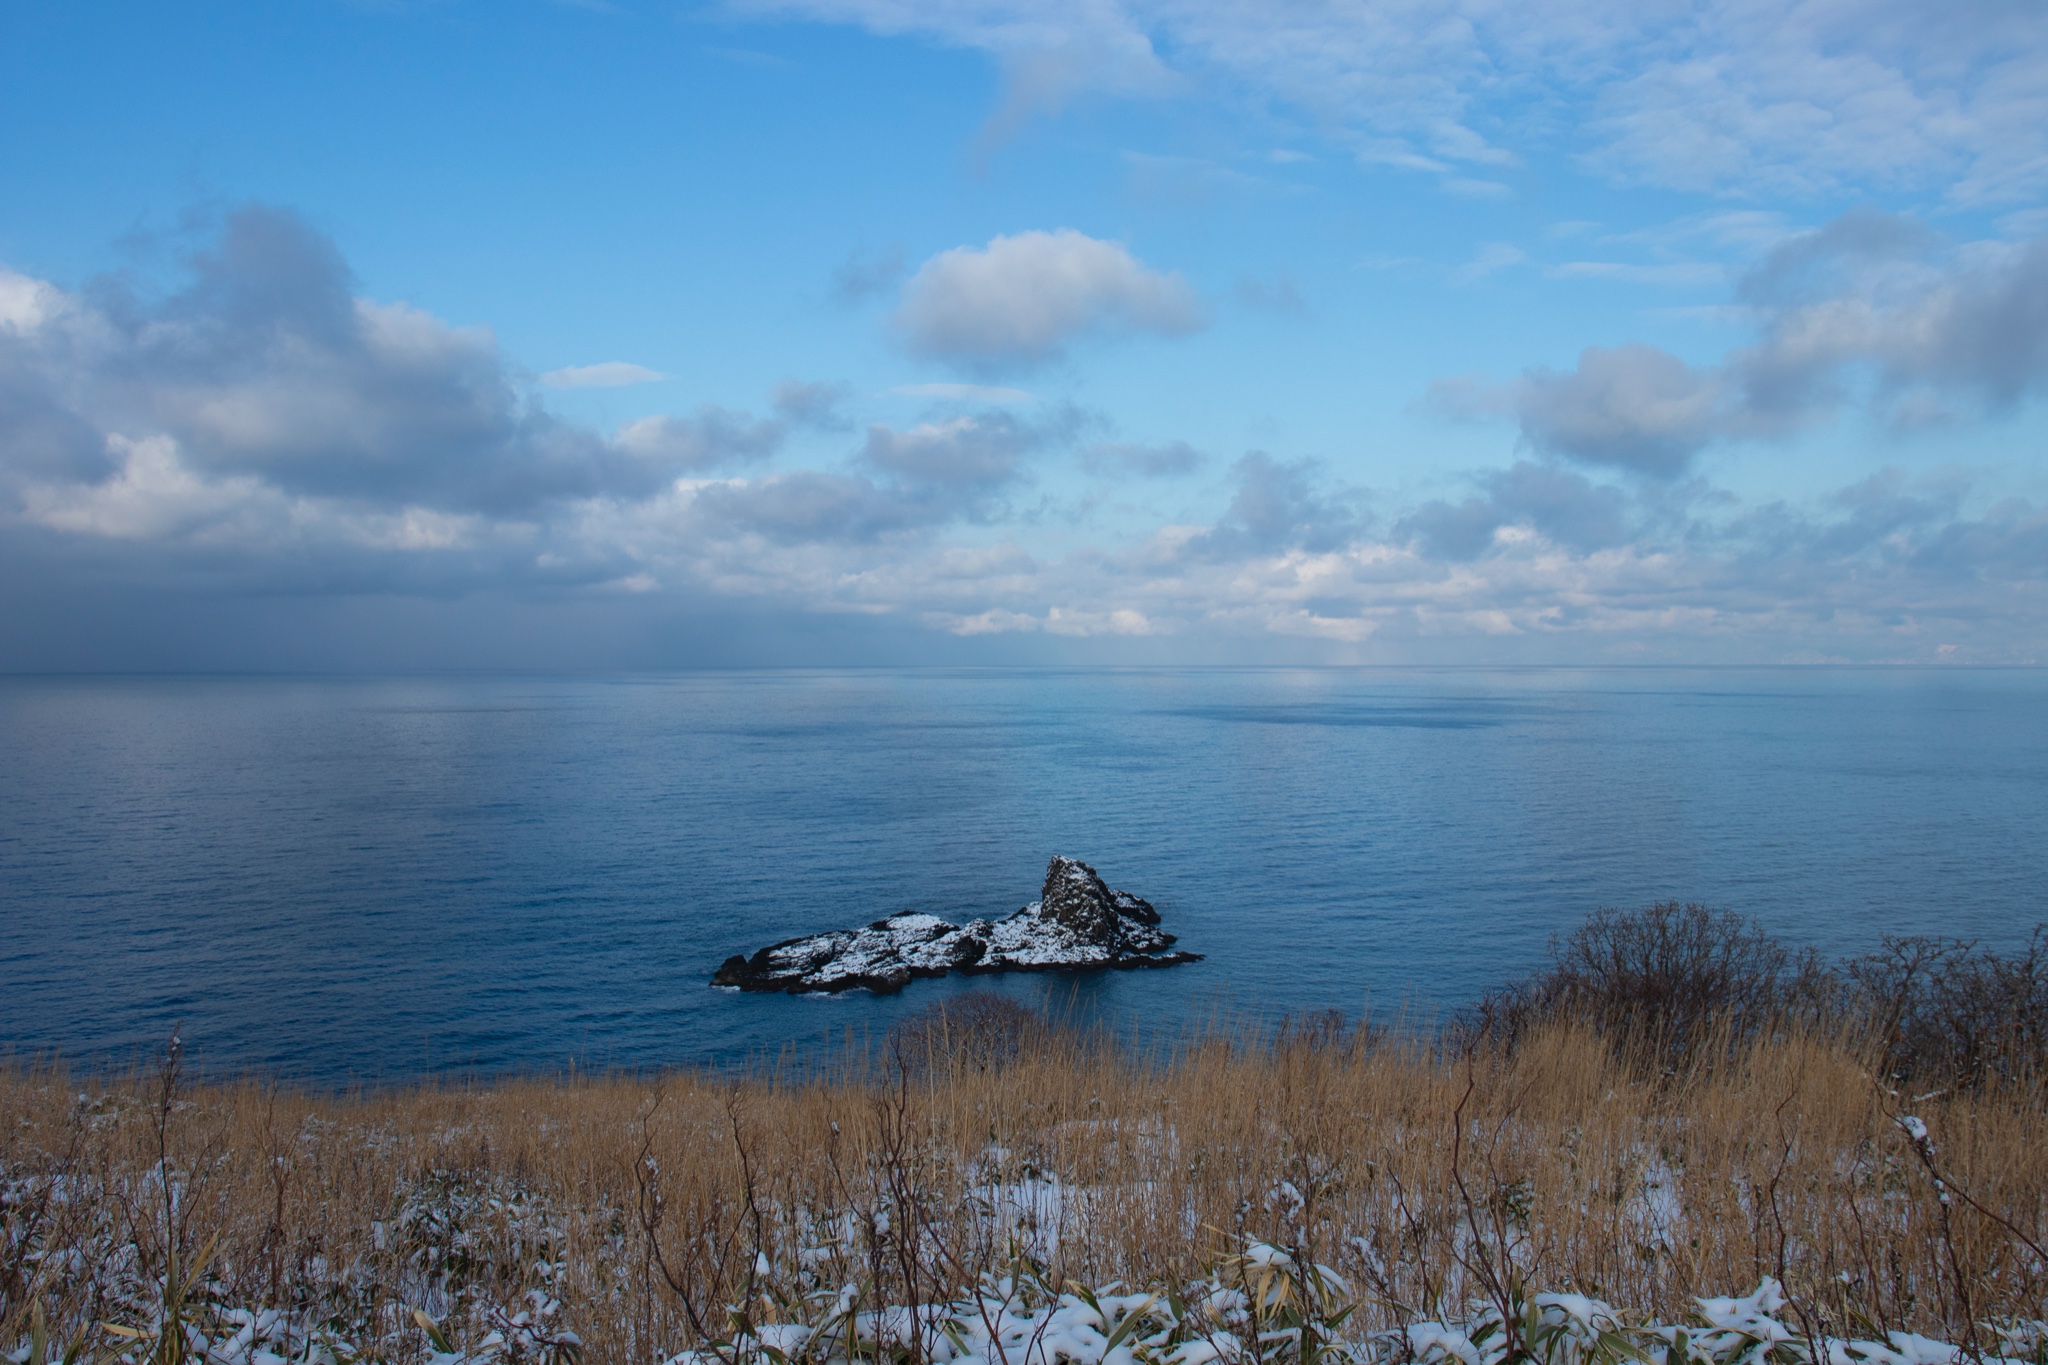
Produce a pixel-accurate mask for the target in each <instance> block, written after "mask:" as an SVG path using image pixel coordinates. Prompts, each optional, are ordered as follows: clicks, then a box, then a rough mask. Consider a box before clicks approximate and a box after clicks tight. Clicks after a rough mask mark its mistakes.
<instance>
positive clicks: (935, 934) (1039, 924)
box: [711, 857, 1201, 991]
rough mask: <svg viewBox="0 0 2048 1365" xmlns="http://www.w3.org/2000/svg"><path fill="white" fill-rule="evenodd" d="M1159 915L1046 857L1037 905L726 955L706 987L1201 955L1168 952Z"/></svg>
mask: <svg viewBox="0 0 2048 1365" xmlns="http://www.w3.org/2000/svg"><path fill="white" fill-rule="evenodd" d="M1158 924H1159V912H1158V911H1157V910H1154V909H1153V908H1152V905H1151V903H1150V902H1149V901H1146V900H1145V899H1143V898H1142V897H1139V896H1133V895H1132V894H1130V893H1129V892H1128V891H1113V890H1111V889H1110V888H1109V886H1108V885H1107V884H1106V883H1104V882H1103V880H1102V878H1101V877H1100V876H1098V875H1097V874H1096V871H1095V869H1094V868H1092V867H1090V866H1088V864H1086V863H1084V862H1082V861H1080V860H1079V859H1078V858H1060V857H1055V858H1054V859H1053V860H1052V861H1051V862H1050V863H1049V864H1047V866H1046V869H1045V886H1044V889H1043V891H1042V893H1041V895H1040V896H1039V899H1038V900H1037V901H1036V902H1035V903H1033V904H1031V905H1027V906H1025V907H1024V908H1023V909H1022V910H1019V911H1018V912H1017V913H1016V914H1014V915H1009V916H1007V917H1005V918H1003V919H999V920H986V919H977V920H973V921H971V922H969V923H968V924H967V925H965V926H964V927H963V926H959V925H955V924H952V923H949V922H948V921H946V920H942V919H940V918H939V917H938V916H936V915H927V914H919V913H916V912H905V913H902V914H897V915H891V916H889V917H888V918H887V919H879V920H876V921H875V922H874V923H872V924H870V925H868V926H867V927H866V928H865V929H839V930H833V931H832V932H829V933H823V934H810V935H807V936H806V937H803V938H793V939H788V940H785V941H784V942H781V943H774V944H770V945H769V946H768V947H766V948H763V949H761V950H760V951H759V952H756V953H754V954H752V955H751V956H748V955H745V954H738V953H736V954H734V955H733V956H731V957H729V958H727V959H726V960H725V963H724V965H722V966H721V967H719V969H718V972H717V974H716V975H714V976H713V977H712V978H711V983H712V984H713V985H714V986H737V987H739V988H740V989H742V990H750V991H840V990H848V989H851V988H853V987H856V986H860V987H866V988H867V989H869V990H875V991H893V990H898V989H900V988H901V987H902V986H903V985H904V984H905V983H906V982H908V981H910V980H912V979H914V978H916V977H921V976H944V975H945V974H946V973H947V972H953V971H958V972H969V973H983V972H1030V971H1050V970H1055V969H1059V968H1073V967H1116V968H1131V967H1171V966H1175V965H1177V964H1179V963H1182V962H1195V961H1199V960H1200V957H1201V954H1199V953H1189V952H1176V951H1173V942H1174V939H1173V935H1172V934H1168V933H1163V932H1161V931H1160V929H1159V928H1158V927H1157V926H1158Z"/></svg>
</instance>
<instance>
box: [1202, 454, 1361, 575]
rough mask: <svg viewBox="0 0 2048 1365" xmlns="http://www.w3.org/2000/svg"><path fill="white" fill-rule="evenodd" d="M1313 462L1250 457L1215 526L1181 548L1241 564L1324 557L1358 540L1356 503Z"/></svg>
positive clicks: (1236, 468) (1239, 466)
mask: <svg viewBox="0 0 2048 1365" xmlns="http://www.w3.org/2000/svg"><path fill="white" fill-rule="evenodd" d="M1320 472H1321V470H1320V466H1318V465H1317V464H1316V462H1315V461H1313V460H1276V459H1274V458H1273V457H1272V456H1271V455H1268V454H1266V453H1265V452H1264V451H1262V450H1255V451H1252V452H1251V453H1250V454H1248V455H1245V456H1244V457H1243V458H1242V459H1240V460H1238V461H1237V463H1235V464H1233V465H1232V466H1231V467H1230V474H1231V482H1232V484H1233V485H1234V489H1233V491H1232V493H1231V497H1230V506H1229V507H1227V508H1226V509H1225V510H1224V513H1223V516H1222V517H1221V518H1220V519H1219V520H1218V521H1217V523H1216V524H1215V525H1214V526H1212V527H1210V528H1208V529H1206V530H1204V531H1202V532H1200V533H1199V534H1197V535H1194V536H1192V537H1190V538H1188V539H1187V540H1185V541H1184V542H1182V545H1181V549H1182V550H1183V551H1184V552H1185V553H1186V554H1188V555H1189V556H1191V557H1194V558H1198V559H1218V560H1228V559H1238V558H1244V557H1246V556H1252V555H1257V554H1269V553H1273V552H1276V551H1288V550H1305V551H1317V552H1319V551H1326V550H1329V549H1331V548H1333V547H1335V546H1338V545H1342V544H1344V543H1345V542H1346V541H1348V540H1350V539H1352V538H1354V537H1356V536H1357V535H1359V534H1360V532H1361V530H1362V527H1363V524H1362V521H1361V519H1360V517H1359V515H1358V512H1357V510H1356V508H1355V507H1354V506H1353V504H1354V502H1355V501H1356V499H1355V497H1353V496H1350V495H1347V494H1345V493H1343V492H1333V491H1332V490H1330V489H1328V488H1325V487H1323V486H1322V485H1321V483H1320V481H1319V474H1320Z"/></svg>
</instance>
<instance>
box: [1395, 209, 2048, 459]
mask: <svg viewBox="0 0 2048 1365" xmlns="http://www.w3.org/2000/svg"><path fill="white" fill-rule="evenodd" d="M1737 298H1738V300H1739V302H1740V304H1741V306H1742V307H1743V308H1744V310H1745V312H1746V313H1747V315H1748V316H1749V318H1750V319H1751V321H1752V322H1753V324H1754V326H1755V328H1756V331H1757V339H1756V340H1755V341H1754V342H1753V343H1752V344H1750V345H1747V346H1743V347H1739V348H1737V349H1736V350H1734V351H1731V352H1729V353H1728V354H1727V355H1726V356H1724V357H1723V358H1722V359H1721V360H1720V361H1719V362H1718V363H1716V364H1713V365H1707V366H1695V365H1692V364H1689V363H1687V362H1686V361H1684V360H1682V359H1680V358H1679V357H1677V356H1674V355H1672V354H1670V353H1668V352H1666V351H1662V350H1659V349H1658V348H1656V347H1654V346H1648V345H1643V344H1640V343H1637V344H1629V345H1623V346H1618V347H1612V348H1603V347H1597V346H1593V347H1587V348H1586V349H1585V350H1584V351H1583V352H1581V354H1580V356H1579V359H1578V363H1577V364H1576V365H1575V366H1574V367H1573V368H1571V369H1569V370H1563V371H1557V370H1552V369H1549V368H1547V367H1543V366H1537V367H1533V368H1531V369H1529V370H1528V371H1526V372H1524V373H1523V375H1522V376H1521V377H1520V378H1519V379H1516V380H1513V381H1511V382H1508V383H1505V384H1495V383H1491V382H1489V381H1486V380H1484V379H1480V378H1474V377H1470V376H1467V377H1462V378H1456V379H1448V380H1440V381H1438V382H1437V383H1436V384H1435V385H1433V386H1432V387H1431V390H1430V394H1429V401H1430V404H1431V405H1432V406H1434V407H1436V408H1437V409H1439V410H1441V411H1444V412H1447V413H1450V414H1452V415H1455V416H1463V417H1488V416H1491V417H1506V418H1511V419H1513V420H1514V421H1515V422H1517V423H1518V424H1519V425H1520V427H1521V432H1522V436H1523V438H1524V440H1526V441H1527V443H1528V444H1529V446H1530V447H1532V448H1533V449H1535V450H1537V451H1540V452H1542V453H1544V454H1548V455H1557V456H1563V457H1567V458H1570V459H1574V460H1580V461H1584V462H1586V463H1589V464H1596V465H1608V466H1612V467H1617V468H1622V469H1629V470H1634V471H1636V472H1639V473H1643V474H1649V475H1653V476H1658V477H1671V476H1674V475H1677V474H1679V473H1680V472H1682V471H1683V470H1684V469H1685V468H1686V467H1687V465H1688V464H1689V462H1690V461H1691V459H1692V457H1693V456H1694V455H1695V454H1697V453H1698V452H1699V451H1701V450H1702V449H1704V448H1706V447H1707V446H1708V445H1709V444H1711V443H1712V442H1714V441H1717V440H1724V439H1738V438H1772V437H1779V436H1785V435H1789V434H1791V433H1793V432H1796V431H1798V430H1800V429H1802V428H1804V427H1807V426H1809V425H1811V424H1813V423H1814V422H1816V421H1819V420H1822V419H1824V418H1827V417H1830V416H1832V415H1834V414H1835V413H1836V412H1837V411H1838V410H1840V409H1841V408H1842V407H1843V406H1844V405H1846V404H1848V403H1850V402H1856V401H1861V402H1867V403H1868V404H1870V405H1871V408H1872V410H1873V411H1874V413H1875V415H1876V416H1878V417H1879V418H1880V419H1881V420H1884V421H1886V422H1890V423H1893V424H1897V425H1902V426H1917V425H1927V424H1931V423H1936V422H1942V421H1948V420H1954V419H1956V418H1959V417H1964V416H1983V415H1988V414H1989V415H1995V414H1997V413H2000V412H2004V411H2007V410H2010V409H2012V408H2013V407H2015V406H2016V405H2017V404H2019V403H2020V402H2021V401H2022V400H2024V399H2026V398H2028V397H2031V396H2033V395H2035V394H2037V393H2040V392H2042V391H2043V390H2044V389H2048V238H2036V239H2034V240H2032V241H2026V242H2017V243H2014V242H1972V243H1965V244H1961V245H1957V244H1954V243H1950V242H1947V241H1945V240H1944V239H1942V238H1940V237H1939V236H1937V235H1936V234H1935V233H1933V232H1932V231H1930V230H1928V229H1927V228H1925V227H1924V226H1922V225H1920V224H1918V223H1917V222H1914V221H1912V220H1910V219H1905V218H1899V217H1894V216H1889V215H1884V214H1877V213H1868V212H1863V213H1852V214H1848V215H1845V216H1843V217H1842V218H1839V219H1837V220H1835V221H1834V222H1832V223H1830V224H1828V225H1827V226H1826V227H1823V228H1821V229H1820V230H1818V231H1816V232H1811V233H1806V234H1802V235H1798V236H1795V237H1792V238H1790V239H1789V240H1787V241H1785V242H1783V243H1782V244H1781V245H1779V246H1778V247H1776V248H1775V249H1774V250H1772V251H1771V252H1769V253H1768V254H1767V255H1766V256H1765V257H1764V258H1763V259H1762V260H1761V261H1760V262H1759V263H1758V264H1757V265H1756V266H1755V267H1754V268H1753V269H1752V270H1750V271H1749V272H1748V273H1747V274H1746V275H1745V276H1744V277H1743V279H1742V280H1741V282H1740V284H1739V286H1738V289H1737Z"/></svg>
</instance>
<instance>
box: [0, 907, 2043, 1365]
mask: <svg viewBox="0 0 2048 1365" xmlns="http://www.w3.org/2000/svg"><path fill="white" fill-rule="evenodd" d="M2038 946H2039V939H2038V937H2037V939H2036V947H2038ZM2044 1040H2048V963H2043V962H2042V961H2041V960H2040V957H2039V954H2038V952H2037V951H2035V949H2034V948H2030V949H2029V950H2027V951H2025V952H2023V953H2018V954H2001V953H1994V952H1989V951H1987V950H1984V949H1981V948H1977V947H1972V946H1970V945H1966V944H1958V943H1947V942H1940V941H1935V940H1895V941H1890V942H1888V943H1887V944H1886V945H1885V947H1884V948H1883V950H1882V951H1881V952H1880V953H1878V954H1875V955H1872V956H1870V957H1867V958H1863V959H1859V960H1857V961H1853V962H1848V963H1835V964H1830V963H1824V962H1821V961H1820V960H1818V959H1816V958H1814V957H1812V956H1811V955H1807V954H1800V953H1797V952H1794V951H1792V950H1790V949H1788V948H1786V947H1785V946H1784V945H1782V944H1779V943H1777V942H1776V941H1774V940H1773V939H1771V938H1770V937H1769V936H1768V935H1766V934H1764V933H1762V932H1761V931H1760V930H1758V929H1757V928H1756V927H1755V926H1753V925H1750V924H1746V923H1744V922H1743V921H1741V920H1739V919H1736V918H1733V917H1730V916H1726V915H1720V914H1716V913H1714V912H1711V911H1708V910H1706V909H1703V908H1701V907H1698V906H1683V905H1660V906H1656V907H1653V908H1651V909H1649V910H1646V911H1636V912H1627V913H1620V912H1602V913H1601V914H1600V915H1597V916H1595V917H1594V918H1593V919H1592V920H1590V921H1589V922H1588V923H1587V924H1586V925H1585V926H1584V927H1583V928H1582V929H1580V930H1579V931H1578V932H1577V933H1576V934H1574V935H1572V936H1571V937H1569V938H1567V939H1565V940H1564V941H1562V942H1560V943H1559V944H1557V945H1555V947H1554V950H1553V953H1552V958H1551V961H1550V963H1549V964H1548V965H1547V966H1546V967H1545V968H1544V969H1543V970H1541V971H1539V972H1537V973H1535V974H1533V975H1532V976H1531V977H1529V978H1528V979H1527V980H1525V981H1522V982H1519V983H1513V984H1510V985H1508V986H1505V987H1503V988H1502V989H1501V990H1499V991H1497V992H1495V993H1493V994H1492V995H1490V996H1489V997H1487V998H1486V999H1485V1000H1483V1001H1481V1002H1479V1003H1478V1004H1477V1005H1475V1006H1474V1007H1473V1008H1472V1009H1470V1010H1469V1011H1466V1012H1465V1013H1463V1014H1461V1015H1459V1016H1457V1017H1456V1018H1455V1019H1452V1020H1450V1021H1448V1022H1447V1023H1445V1024H1443V1025H1442V1026H1440V1027H1435V1028H1431V1029H1428V1030H1419V1029H1412V1028H1403V1027H1399V1026H1395V1025H1393V1024H1389V1023H1386V1022H1383V1021H1374V1020H1370V1019H1367V1020H1355V1019H1346V1018H1340V1017H1337V1016H1334V1015H1333V1016H1318V1017H1310V1018H1304V1019H1294V1020H1289V1021H1282V1022H1280V1023H1277V1024H1273V1025H1271V1026H1269V1027H1264V1028H1259V1027H1254V1026H1250V1025H1246V1026H1242V1027H1233V1028H1218V1029H1216V1030H1212V1031H1209V1032H1206V1033H1204V1034H1201V1035H1198V1036H1192V1037H1188V1038H1185V1039H1182V1040H1179V1041H1178V1042H1177V1043H1176V1044H1175V1045H1174V1046H1171V1047H1161V1048H1156V1049H1151V1050H1137V1049H1134V1048H1132V1047H1130V1046H1126V1045H1123V1044H1119V1043H1118V1042H1117V1041H1116V1040H1115V1039H1112V1038H1108V1037H1104V1036H1099V1035H1093V1034H1088V1033H1085V1032H1081V1031H1077V1030H1073V1029H1069V1028H1065V1027H1062V1026H1061V1025H1060V1024H1059V1023H1058V1022H1057V1021H1056V1020H1054V1019H1048V1018H1047V1017H1045V1016H1044V1015H1043V1014H1039V1013H1035V1012H1033V1011H1030V1010H1026V1009H1023V1008H1021V1007H1019V1006H1017V1005H1015V1004H1014V1003H1011V1002H1009V1001H1007V1000H1004V999H1001V998H997V997H977V996H967V997H956V998H955V1000H954V1002H953V1003H952V1004H950V1005H947V1006H943V1007H934V1008H933V1009H931V1010H928V1011H927V1012H925V1013H924V1014H922V1015H920V1016H917V1017H915V1018H914V1019H912V1020H911V1021H910V1022H909V1023H908V1024H906V1025H904V1026H902V1027H900V1028H899V1029H898V1030H897V1031H896V1032H895V1033H894V1034H892V1035H891V1036H890V1037H889V1038H888V1039H887V1040H885V1041H882V1042H880V1043H877V1044H876V1045H875V1046H873V1047H870V1048H864V1049H853V1050H850V1051H848V1052H846V1053H844V1054H841V1055H839V1056H836V1057H834V1058H832V1059H830V1060H829V1061H817V1060H810V1061H806V1060H805V1059H799V1058H785V1059H782V1061H781V1062H780V1063H779V1064H777V1065H764V1066H761V1067H757V1068H753V1069H750V1070H747V1071H745V1072H743V1073H734V1074H721V1073H714V1072H710V1071H704V1070H679V1071H675V1072H671V1073H666V1074H661V1075H627V1074H619V1075H599V1076H585V1075H575V1076H553V1077H516V1078H503V1079H497V1080H490V1081H463V1082H435V1081H428V1082H422V1083H420V1084H418V1085H416V1086H411V1087H406V1088H387V1089H379V1090H373V1091H352V1092H347V1093H324V1092H317V1091H312V1090H305V1089H293V1088H289V1087H285V1086H281V1085H276V1084H271V1083H268V1082H265V1081H263V1080H260V1079H233V1080H217V1079H201V1080H193V1079H191V1078H190V1077H188V1075H187V1074H186V1064H185V1059H184V1058H183V1057H182V1056H181V1054H180V1049H179V1047H178V1045H177V1043H176V1042H175V1040H173V1042H172V1043H171V1044H170V1045H169V1046H168V1047H166V1048H165V1049H164V1052H163V1054H162V1056H161V1058H160V1059H159V1061H158V1062H157V1064H156V1065H155V1066H153V1067H151V1068H146V1069H142V1070H139V1071H137V1072H135V1073H132V1074H123V1075H110V1074H90V1075H87V1074H81V1073H72V1072H67V1071H66V1070H65V1069H63V1068H62V1067H60V1066H56V1065H27V1064H20V1065H15V1066H13V1067H11V1068H8V1069H5V1070H4V1071H0V1233H4V1236H0V1350H4V1351H6V1352H7V1353H8V1354H9V1357H10V1359H12V1360H14V1361H16V1362H20V1365H55V1362H59V1361H64V1362H70V1363H71V1365H83V1363H84V1362H105V1363H107V1365H111V1362H113V1361H115V1360H119V1361H123V1362H127V1363H128V1365H144V1363H145V1362H147V1365H186V1362H200V1361H211V1362H217V1363H218V1365H228V1363H229V1362H233V1363H234V1365H277V1362H279V1361H284V1360H290V1361H302V1362H307V1365H350V1363H351V1362H356V1361H363V1362H368V1361H380V1362H389V1363H390V1365H451V1362H454V1361H458V1360H468V1361H473V1362H482V1361H500V1360H502V1361H512V1362H519V1363H520V1365H528V1363H529V1362H530V1363H531V1365H571V1363H572V1362H576V1361H585V1362H589V1365H656V1363H657V1362H662V1361H671V1360H674V1359H676V1358H677V1357H678V1356H690V1357H692V1358H694V1359H695V1360H698V1361H704V1362H708V1361H710V1360H711V1359H712V1358H714V1357H716V1358H719V1359H722V1360H726V1361H732V1362H736V1361H738V1360H739V1359H740V1358H743V1357H744V1358H747V1359H750V1360H758V1361H762V1362H768V1363H769V1365H795V1363H796V1362H804V1361H826V1360H834V1359H874V1360H877V1361H881V1360H888V1361H892V1362H897V1363H898V1365H939V1363H940V1362H944V1361H951V1360H960V1359H963V1358H973V1359H977V1360H981V1361H985V1362H991V1363H993V1362H1002V1365H1031V1363H1032V1362H1039V1361H1044V1362H1051V1361H1053V1360H1057V1359H1066V1360H1070V1361H1075V1362H1079V1363H1080V1365H1098V1362H1107V1365H1208V1362H1212V1361H1217V1360H1222V1361H1226V1362H1236V1361H1244V1362H1249V1363H1251V1365H1319V1363H1320V1362H1325V1361H1327V1362H1331V1365H1336V1363H1337V1362H1345V1361H1351V1362H1363V1361H1370V1362H1388V1363H1392V1362H1401V1361H1417V1362H1432V1363H1434V1362H1440V1363H1441V1365H1500V1363H1502V1362H1518V1361H1522V1360H1531V1361H1538V1360H1540V1361H1543V1362H1545V1363H1546V1365H1622V1362H1626V1361H1631V1360H1639V1361H1644V1362H1655V1363H1656V1365H1799V1363H1800V1362H1814V1361H1822V1360H1825V1361H1828V1362H1830V1365H1858V1363H1861V1365H1905V1363H1907V1362H1910V1363H1911V1365H1926V1363H1927V1362H1933V1361H1945V1360H1959V1359H1969V1360H1984V1359H1991V1358H1996V1357H2003V1358H2008V1359H2029V1360H2033V1361H2036V1362H2048V1336H2044V1328H2043V1324H2042V1321H2041V1320H2042V1318H2043V1317H2044V1316H2048V1314H2044V1311H2043V1300H2044V1295H2048V1253H2044V1249H2043V1248H2044V1244H2048V1141H2044V1137H2048V1124H2044V1118H2048V1067H2044V1062H2048V1048H2044ZM1727 1296H1740V1297H1727Z"/></svg>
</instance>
